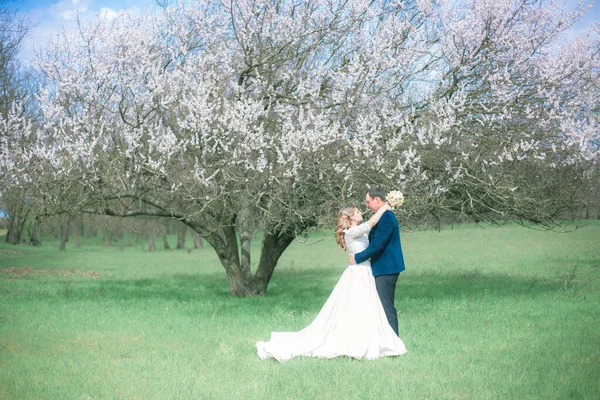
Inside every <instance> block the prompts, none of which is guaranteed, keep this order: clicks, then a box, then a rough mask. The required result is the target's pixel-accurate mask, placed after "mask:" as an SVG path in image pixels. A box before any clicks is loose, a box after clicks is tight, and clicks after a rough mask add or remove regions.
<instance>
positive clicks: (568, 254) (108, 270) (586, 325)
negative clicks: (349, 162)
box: [0, 222, 600, 399]
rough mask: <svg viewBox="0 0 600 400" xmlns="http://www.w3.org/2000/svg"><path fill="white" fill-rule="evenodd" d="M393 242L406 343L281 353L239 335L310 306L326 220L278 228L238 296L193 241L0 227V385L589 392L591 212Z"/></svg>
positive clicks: (319, 286)
mask: <svg viewBox="0 0 600 400" xmlns="http://www.w3.org/2000/svg"><path fill="white" fill-rule="evenodd" d="M171 239H172V241H173V243H172V244H174V242H175V238H171ZM402 244H403V248H404V252H405V258H406V265H407V270H406V271H405V272H403V273H402V274H401V275H400V279H399V283H398V288H397V293H396V297H397V304H396V305H397V308H398V311H399V331H400V337H401V338H402V340H403V341H404V342H405V344H406V347H407V349H408V354H406V355H404V356H402V357H397V358H385V359H381V360H375V361H357V360H353V359H349V358H338V359H332V360H319V359H310V358H298V359H293V360H291V361H289V362H286V363H282V364H280V363H277V362H276V361H274V360H266V361H262V360H260V359H259V358H258V357H257V356H256V352H255V348H254V343H255V342H256V341H258V340H267V339H268V338H269V335H270V332H271V331H273V330H279V331H285V330H299V329H301V328H303V327H304V326H306V325H307V324H309V323H310V322H311V321H312V318H314V316H315V315H316V314H317V312H318V311H319V309H320V307H321V306H322V304H323V303H324V301H325V300H326V298H327V296H328V295H329V293H330V292H331V289H332V288H333V286H334V285H335V283H336V281H337V279H338V277H339V276H340V275H341V273H342V271H343V269H344V268H345V266H346V255H345V254H344V253H343V252H342V251H341V250H339V249H337V248H336V246H335V242H334V240H333V237H332V234H331V232H329V231H321V232H316V233H313V234H312V235H311V236H310V237H309V238H308V240H307V241H306V242H305V243H302V242H300V241H298V242H295V243H293V244H292V246H291V247H290V248H289V249H288V250H287V251H286V252H285V253H284V256H283V257H282V259H281V260H280V263H279V266H278V267H277V269H276V271H275V274H274V276H273V279H272V281H271V284H270V286H269V291H268V295H267V296H265V297H255V298H233V297H231V296H230V295H229V292H228V284H227V280H226V276H225V273H224V271H223V269H222V267H221V266H220V264H219V263H218V260H217V258H216V255H215V254H214V251H213V250H212V249H211V248H209V247H206V248H204V249H198V250H193V251H189V252H188V251H186V250H164V249H158V250H157V251H156V252H154V253H149V252H148V251H146V247H145V244H144V243H142V242H140V243H138V244H135V245H134V246H132V247H127V248H125V250H120V249H119V246H118V245H117V246H114V247H111V248H106V247H104V246H103V245H102V243H101V239H100V238H97V239H96V238H92V239H87V240H86V241H84V242H83V245H82V246H81V248H79V249H75V248H73V246H71V245H70V244H67V251H65V252H59V251H58V250H57V248H58V242H57V241H55V240H54V239H52V238H44V244H43V246H42V247H39V248H37V247H30V246H26V245H25V246H10V245H6V244H0V399H229V398H239V399H392V398H394V399H597V398H600V384H599V382H600V329H599V328H600V324H599V321H600V307H599V306H600V287H599V284H600V279H599V278H600V223H598V222H591V223H589V224H588V225H587V226H585V227H583V228H581V229H579V230H576V231H575V232H571V233H553V232H543V231H536V230H532V229H526V228H523V227H519V226H516V225H508V226H504V227H500V228H496V227H479V226H475V225H462V226H455V227H454V229H450V227H447V228H445V229H442V231H441V232H439V233H438V232H437V231H422V232H413V233H408V232H403V233H402ZM254 246H255V247H254V248H253V251H254V252H255V253H257V252H258V250H259V248H260V243H259V242H258V241H256V242H255V243H254ZM254 258H255V259H257V258H258V256H257V254H255V255H254Z"/></svg>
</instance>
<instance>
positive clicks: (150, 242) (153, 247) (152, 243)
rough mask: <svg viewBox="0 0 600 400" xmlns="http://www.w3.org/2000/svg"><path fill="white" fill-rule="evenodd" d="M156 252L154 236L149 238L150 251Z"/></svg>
mask: <svg viewBox="0 0 600 400" xmlns="http://www.w3.org/2000/svg"><path fill="white" fill-rule="evenodd" d="M154 250H155V246H154V236H152V235H149V236H148V251H150V252H153V251H154Z"/></svg>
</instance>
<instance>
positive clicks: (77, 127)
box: [2, 0, 600, 295]
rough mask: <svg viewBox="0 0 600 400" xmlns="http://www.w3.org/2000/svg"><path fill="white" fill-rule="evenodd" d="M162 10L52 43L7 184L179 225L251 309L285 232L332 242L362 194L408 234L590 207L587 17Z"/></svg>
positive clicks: (322, 1) (261, 3) (468, 2)
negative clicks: (391, 202) (325, 236)
mask: <svg viewBox="0 0 600 400" xmlns="http://www.w3.org/2000/svg"><path fill="white" fill-rule="evenodd" d="M165 5H166V7H165V9H164V10H163V12H159V13H155V14H152V13H148V14H145V15H143V16H140V17H138V16H134V15H123V16H122V17H120V18H117V19H115V20H114V21H111V22H108V21H104V20H103V21H98V22H97V23H94V24H82V25H81V26H80V29H79V34H78V35H75V36H73V35H67V34H62V35H59V36H57V37H56V38H54V39H53V40H51V41H50V42H49V43H48V45H47V49H46V51H45V52H44V53H43V54H42V57H41V58H40V60H39V66H40V68H41V69H42V70H43V71H44V73H45V75H46V77H47V80H48V85H47V86H46V87H45V88H44V89H43V90H42V92H41V93H40V95H39V97H40V102H41V105H42V110H43V113H44V114H43V124H42V125H41V126H40V127H39V128H36V127H35V126H33V125H32V124H31V123H30V122H29V121H28V120H27V119H26V118H24V117H22V116H20V115H18V114H9V115H8V117H7V118H5V119H4V122H3V125H2V126H3V128H2V129H3V132H6V135H10V137H11V139H10V140H7V141H5V142H4V150H2V151H3V152H4V153H3V154H10V157H7V158H6V160H5V162H4V164H3V165H4V167H3V168H4V170H5V171H10V174H11V176H14V177H15V182H19V185H20V186H19V187H21V188H23V190H24V191H26V192H27V193H30V194H31V196H32V198H33V199H34V201H35V202H36V204H39V205H43V206H44V207H46V208H48V209H52V208H56V209H60V208H61V207H62V208H75V209H78V210H81V211H84V212H88V213H103V214H106V215H117V216H139V215H146V216H158V217H167V218H176V219H178V220H180V221H181V222H183V223H184V224H186V225H187V226H189V227H190V228H191V229H193V230H194V231H195V232H196V233H198V234H200V235H201V236H202V237H203V238H204V239H206V241H207V242H208V243H209V244H210V245H211V246H212V247H213V248H214V250H215V252H216V254H217V255H218V257H219V259H220V261H221V263H222V265H223V267H224V269H225V272H226V274H227V277H228V279H229V285H230V292H231V293H232V294H233V295H262V294H265V293H266V290H267V285H268V283H269V280H270V278H271V276H272V274H273V271H274V269H275V266H276V265H277V261H278V260H279V258H280V256H281V255H282V254H283V252H284V251H285V249H286V248H287V247H288V246H289V245H290V243H292V241H293V240H294V238H295V236H296V235H297V234H298V233H300V232H303V231H305V230H306V229H309V228H310V227H313V226H331V220H332V218H333V217H334V215H335V211H336V209H337V208H338V207H339V206H340V205H342V204H344V203H346V202H348V201H350V200H353V201H362V197H363V193H364V190H365V189H366V187H367V184H377V185H381V186H383V187H385V188H388V189H392V188H393V189H396V188H398V189H400V190H402V191H403V192H405V194H406V198H407V201H406V206H405V212H404V214H403V218H405V219H406V220H409V221H410V220H419V219H422V218H425V217H431V216H432V215H433V216H434V218H435V219H436V220H440V218H442V217H455V218H457V219H463V218H471V219H476V220H478V221H488V222H502V221H506V220H518V221H533V222H535V223H539V224H547V225H549V224H552V222H553V221H554V220H555V219H556V218H557V217H558V216H559V215H560V213H561V212H563V211H564V210H565V209H567V208H568V207H572V206H573V205H576V204H581V203H582V199H583V198H584V197H585V196H584V192H585V190H586V187H587V186H588V185H589V180H588V178H587V177H586V175H585V173H584V172H585V171H586V170H588V169H589V167H590V165H591V164H593V163H594V162H596V160H597V159H598V137H599V135H598V132H599V131H600V130H599V129H598V128H599V127H598V121H597V120H595V119H594V118H593V113H594V112H595V111H594V110H597V104H598V101H597V100H598V94H599V89H598V88H599V87H600V84H599V83H600V79H599V71H600V68H599V66H600V64H599V54H598V49H599V39H598V37H599V35H598V32H591V33H590V35H588V36H587V37H579V38H577V39H574V40H571V41H567V32H566V31H567V29H568V28H569V27H570V26H572V25H573V22H574V21H576V20H577V19H578V18H579V17H580V16H581V15H582V14H583V11H582V9H581V8H580V9H578V10H576V11H575V12H573V13H571V14H569V13H565V12H564V11H563V10H562V9H560V8H559V7H557V6H556V5H555V4H554V3H552V2H544V1H536V0H510V1H509V0H496V1H481V0H477V1H475V0H464V1H439V2H434V1H426V0H425V1H412V0H409V1H404V2H396V1H380V2H371V1H360V0H351V1H340V2H337V1H330V0H304V1H292V0H289V1H288V0H280V1H271V0H238V1H234V2H223V1H220V0H203V1H178V2H170V1H168V2H165ZM28 144H29V145H28ZM31 144H35V145H33V146H32V145H31ZM255 230H262V231H264V238H263V241H262V248H261V253H260V259H259V262H258V266H257V268H256V272H255V273H254V274H253V273H252V272H251V268H250V266H251V257H250V251H249V249H250V241H251V240H252V238H253V236H254V235H253V233H254V232H255Z"/></svg>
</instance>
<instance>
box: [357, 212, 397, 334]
mask: <svg viewBox="0 0 600 400" xmlns="http://www.w3.org/2000/svg"><path fill="white" fill-rule="evenodd" d="M369 259H370V260H371V269H372V270H373V276H375V286H376V287H377V293H378V294H379V298H380V299H381V304H382V305H383V309H384V311H385V316H386V317H387V319H388V322H389V323H390V326H391V327H392V329H393V330H394V332H396V334H398V315H397V313H396V308H395V307H394V292H395V290H396V282H397V281H398V274H399V273H400V272H402V271H404V256H403V254H402V245H401V244H400V226H399V225H398V220H397V219H396V216H395V215H394V213H393V212H391V211H386V212H384V213H383V215H382V216H381V218H380V219H379V222H378V223H377V225H375V226H374V227H373V228H372V229H371V232H369V246H368V247H367V248H366V249H365V250H363V251H361V252H360V253H356V254H355V255H354V260H355V261H356V263H357V264H360V263H361V262H363V261H366V260H369Z"/></svg>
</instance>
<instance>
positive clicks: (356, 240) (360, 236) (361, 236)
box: [344, 223, 371, 263]
mask: <svg viewBox="0 0 600 400" xmlns="http://www.w3.org/2000/svg"><path fill="white" fill-rule="evenodd" d="M370 231H371V227H370V226H369V224H367V223H364V224H360V225H356V226H353V227H352V228H350V229H346V231H345V235H344V239H345V240H346V247H348V253H350V254H356V253H360V252H361V251H363V250H364V249H366V248H367V247H368V246H369V238H368V236H367V234H368V233H369V232H370ZM367 262H368V261H365V263H367Z"/></svg>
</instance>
